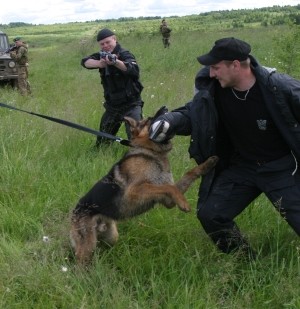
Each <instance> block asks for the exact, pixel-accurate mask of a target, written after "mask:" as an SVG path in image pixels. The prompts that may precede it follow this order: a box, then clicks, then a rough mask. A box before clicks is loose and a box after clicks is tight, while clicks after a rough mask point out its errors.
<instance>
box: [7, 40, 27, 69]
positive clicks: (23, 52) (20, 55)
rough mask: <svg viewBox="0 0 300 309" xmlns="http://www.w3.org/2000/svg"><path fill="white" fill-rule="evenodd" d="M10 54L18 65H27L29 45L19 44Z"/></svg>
mask: <svg viewBox="0 0 300 309" xmlns="http://www.w3.org/2000/svg"><path fill="white" fill-rule="evenodd" d="M10 56H11V58H12V59H14V60H15V61H16V62H17V64H18V65H26V64H27V63H28V47H27V45H26V44H23V45H21V46H19V47H18V48H17V49H15V50H13V51H11V52H10Z"/></svg>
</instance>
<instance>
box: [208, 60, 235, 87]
mask: <svg viewBox="0 0 300 309" xmlns="http://www.w3.org/2000/svg"><path fill="white" fill-rule="evenodd" d="M236 74H237V71H236V66H235V65H234V62H232V63H228V61H227V62H224V61H221V62H219V63H217V64H214V65H211V66H210V69H209V76H210V77H211V78H215V79H217V80H218V81H219V83H220V85H221V87H222V88H227V87H233V86H234V84H235V81H236Z"/></svg>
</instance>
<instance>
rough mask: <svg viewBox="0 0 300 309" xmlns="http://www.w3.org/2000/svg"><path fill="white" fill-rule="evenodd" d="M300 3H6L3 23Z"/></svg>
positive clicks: (229, 0)
mask: <svg viewBox="0 0 300 309" xmlns="http://www.w3.org/2000/svg"><path fill="white" fill-rule="evenodd" d="M297 4H300V0H253V1H251V0H215V1H209V0H179V1H174V0H121V1H120V0H14V1H10V0H2V1H1V10H0V24H9V23H11V22H25V23H30V24H55V23H68V22H76V21H77V22H84V21H92V20H96V19H110V18H119V17H141V16H143V17H146V16H160V17H168V16H174V15H176V16H184V15H191V14H199V13H203V12H211V11H221V10H233V9H253V8H261V7H269V6H273V5H280V6H284V5H297Z"/></svg>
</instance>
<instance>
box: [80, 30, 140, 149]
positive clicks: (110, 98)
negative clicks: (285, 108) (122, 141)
mask: <svg viewBox="0 0 300 309" xmlns="http://www.w3.org/2000/svg"><path fill="white" fill-rule="evenodd" d="M97 42H98V43H99V46H100V52H96V53H94V54H92V55H90V56H87V57H85V58H83V59H82V60H81V65H82V66H83V67H85V68H86V69H99V72H100V78H101V84H102V86H103V90H104V99H105V102H104V107H105V112H104V114H103V116H102V118H101V121H100V127H99V130H100V131H103V132H106V133H109V134H112V135H116V133H117V132H118V130H119V128H120V126H121V124H122V121H123V118H124V116H129V117H132V118H134V119H135V120H141V119H142V108H143V101H142V99H141V92H142V90H143V86H142V84H141V82H140V81H139V76H140V72H139V66H138V64H137V62H136V60H135V57H134V55H133V54H131V53H130V52H129V51H128V50H126V49H124V48H122V47H121V45H120V44H119V43H118V42H117V38H116V36H115V34H114V32H112V31H111V30H109V29H106V28H104V29H102V30H100V31H99V32H98V34H97ZM126 133H127V136H128V139H130V130H129V127H128V126H127V125H126ZM109 141H110V140H108V139H106V138H102V137H97V141H96V146H97V147H99V146H100V144H101V143H103V142H109Z"/></svg>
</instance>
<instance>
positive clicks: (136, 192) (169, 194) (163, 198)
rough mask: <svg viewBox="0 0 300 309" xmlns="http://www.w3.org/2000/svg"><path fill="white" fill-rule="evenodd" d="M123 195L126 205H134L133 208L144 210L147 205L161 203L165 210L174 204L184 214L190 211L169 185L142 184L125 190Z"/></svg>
mask: <svg viewBox="0 0 300 309" xmlns="http://www.w3.org/2000/svg"><path fill="white" fill-rule="evenodd" d="M125 195H126V200H127V201H128V204H130V205H134V206H132V207H133V208H134V207H137V208H145V205H147V204H148V205H153V203H161V204H163V205H165V206H166V207H167V208H171V207H172V205H173V204H176V205H178V207H179V208H180V209H181V210H182V211H184V212H189V211H191V208H190V206H189V204H188V202H187V200H186V198H185V197H184V196H183V194H182V193H181V192H180V191H179V190H178V188H177V187H176V186H175V185H171V184H162V185H157V184H152V183H142V184H139V185H133V186H131V187H130V188H128V189H127V190H126V192H125ZM150 207H151V206H150ZM133 211H134V209H132V210H131V212H133ZM135 211H136V210H135ZM136 212H138V211H136Z"/></svg>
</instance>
